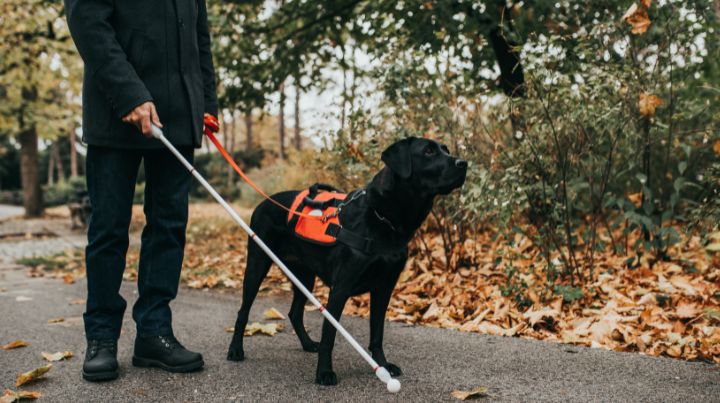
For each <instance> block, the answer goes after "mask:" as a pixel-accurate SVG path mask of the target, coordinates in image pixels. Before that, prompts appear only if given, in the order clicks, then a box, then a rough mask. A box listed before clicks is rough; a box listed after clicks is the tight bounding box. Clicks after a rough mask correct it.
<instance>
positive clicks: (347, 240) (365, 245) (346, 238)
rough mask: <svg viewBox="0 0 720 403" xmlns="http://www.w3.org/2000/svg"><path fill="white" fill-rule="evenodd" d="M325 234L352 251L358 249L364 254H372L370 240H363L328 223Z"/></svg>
mask: <svg viewBox="0 0 720 403" xmlns="http://www.w3.org/2000/svg"><path fill="white" fill-rule="evenodd" d="M325 234H326V235H330V236H331V237H334V238H336V239H337V240H338V242H341V243H344V244H345V245H347V246H349V247H351V248H353V249H358V250H360V251H362V252H365V253H372V252H373V251H374V249H375V248H374V243H373V240H372V239H370V238H365V237H363V236H360V235H358V234H356V233H354V232H351V231H348V230H346V229H344V228H343V227H341V226H339V225H337V224H335V223H330V225H328V227H327V229H326V230H325Z"/></svg>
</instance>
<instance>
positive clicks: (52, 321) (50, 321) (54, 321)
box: [47, 318, 65, 323]
mask: <svg viewBox="0 0 720 403" xmlns="http://www.w3.org/2000/svg"><path fill="white" fill-rule="evenodd" d="M60 322H65V318H54V319H50V320H48V322H47V323H60Z"/></svg>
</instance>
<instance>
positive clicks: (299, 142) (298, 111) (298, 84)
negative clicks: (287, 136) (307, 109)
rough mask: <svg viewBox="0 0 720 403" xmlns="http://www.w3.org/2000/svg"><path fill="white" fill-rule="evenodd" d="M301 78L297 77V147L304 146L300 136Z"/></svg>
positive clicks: (297, 148) (298, 148)
mask: <svg viewBox="0 0 720 403" xmlns="http://www.w3.org/2000/svg"><path fill="white" fill-rule="evenodd" d="M300 91H301V90H300V78H299V77H295V149H296V150H298V151H299V150H300V148H302V137H301V136H300V93H301V92H300Z"/></svg>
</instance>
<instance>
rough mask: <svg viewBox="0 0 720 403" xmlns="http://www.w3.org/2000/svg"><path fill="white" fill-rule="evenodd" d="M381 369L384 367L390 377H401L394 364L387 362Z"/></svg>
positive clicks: (399, 370) (400, 372) (400, 371)
mask: <svg viewBox="0 0 720 403" xmlns="http://www.w3.org/2000/svg"><path fill="white" fill-rule="evenodd" d="M383 367H385V369H387V370H388V372H389V373H390V375H392V376H400V375H402V370H401V369H400V367H398V366H397V365H395V364H391V363H389V362H388V363H387V364H385V365H383Z"/></svg>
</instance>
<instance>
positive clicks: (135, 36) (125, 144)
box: [65, 0, 217, 148]
mask: <svg viewBox="0 0 720 403" xmlns="http://www.w3.org/2000/svg"><path fill="white" fill-rule="evenodd" d="M65 8H66V11H67V19H68V25H69V27H70V32H71V34H72V37H73V39H74V40H75V45H76V46H77V48H78V51H79V52H80V55H81V56H82V58H83V60H84V61H85V73H84V79H83V140H84V141H85V142H86V143H88V144H91V145H98V146H109V147H120V148H159V147H162V144H161V143H160V142H159V141H157V140H155V139H149V138H146V137H144V136H142V135H141V133H140V131H139V130H138V129H137V128H136V127H135V126H132V125H130V124H126V123H124V122H122V120H121V118H122V117H123V116H125V115H126V114H128V113H129V112H130V111H132V110H133V109H134V108H135V107H136V106H138V105H140V104H142V103H144V102H146V101H153V102H154V103H155V106H156V107H157V111H158V115H159V116H160V122H162V124H163V126H164V129H163V131H164V132H165V135H166V136H167V137H168V138H169V139H170V141H171V142H172V143H173V144H175V145H180V146H182V145H192V146H196V147H198V146H200V143H201V137H202V126H203V113H205V112H207V113H211V114H213V115H217V94H216V91H215V77H214V69H213V63H212V55H211V53H210V34H209V32H208V22H207V9H206V5H205V0H121V1H113V0H65Z"/></svg>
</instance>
